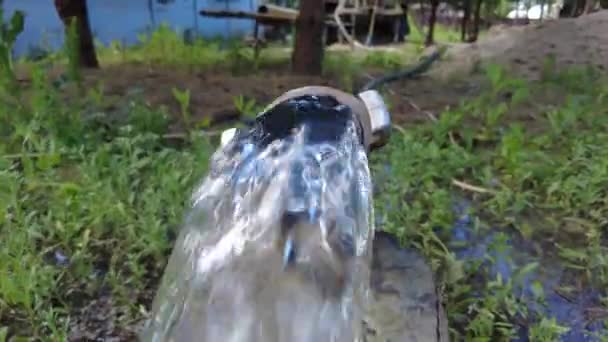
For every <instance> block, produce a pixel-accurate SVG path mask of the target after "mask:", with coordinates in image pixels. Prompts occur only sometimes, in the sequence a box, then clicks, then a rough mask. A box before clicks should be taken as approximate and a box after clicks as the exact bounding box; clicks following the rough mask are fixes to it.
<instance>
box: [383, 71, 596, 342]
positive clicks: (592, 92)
mask: <svg viewBox="0 0 608 342" xmlns="http://www.w3.org/2000/svg"><path fill="white" fill-rule="evenodd" d="M486 74H487V76H488V86H487V91H486V92H485V93H484V94H482V95H481V96H480V97H479V98H477V99H474V100H472V101H467V102H465V103H463V104H462V106H460V107H458V108H454V109H452V110H450V111H447V112H444V113H442V114H441V116H440V120H439V122H438V123H432V124H428V125H421V126H418V127H415V128H413V129H412V130H410V131H408V132H405V133H403V134H397V135H396V136H394V137H393V138H392V140H391V142H390V144H389V145H388V146H387V148H386V149H385V150H384V152H383V153H381V154H378V155H376V156H374V157H375V158H374V159H375V160H374V165H377V166H376V174H380V173H382V168H383V166H384V165H386V164H389V165H391V168H392V170H393V171H392V173H391V175H390V177H389V178H388V180H387V181H386V184H385V185H384V188H383V190H384V191H383V192H382V194H381V195H380V196H379V197H378V198H377V199H376V204H377V211H378V212H379V214H380V215H383V216H384V217H385V218H386V222H387V223H386V228H387V229H388V230H389V231H391V232H394V233H395V234H397V235H398V236H399V237H400V238H401V239H402V241H403V243H404V244H405V245H408V246H411V247H413V248H416V249H419V250H420V251H422V252H423V254H425V255H426V256H427V257H428V258H429V259H430V260H431V263H432V265H433V267H434V269H435V270H436V272H437V276H438V278H439V279H441V281H442V286H444V289H445V296H446V298H447V310H448V312H449V315H450V324H451V326H452V333H453V334H454V337H455V338H456V336H460V337H461V338H462V337H466V340H475V341H490V340H492V341H494V340H504V339H507V340H508V338H509V337H512V336H513V335H514V334H515V324H514V321H515V320H516V318H522V317H523V318H525V319H526V321H527V322H528V323H529V324H531V325H532V330H531V332H530V334H531V335H533V336H534V338H535V339H534V340H535V341H554V340H555V339H556V338H557V336H558V335H559V334H558V333H559V332H563V330H564V329H562V328H560V327H559V326H557V325H556V323H555V322H554V321H551V320H550V319H549V318H546V317H545V318H541V319H538V318H534V317H533V316H532V315H531V313H529V312H528V310H527V305H526V303H525V302H526V300H524V298H521V297H517V296H516V295H515V294H514V292H513V291H512V288H513V286H515V285H517V284H516V282H515V281H509V282H505V281H504V279H502V280H501V279H500V278H497V279H489V280H488V281H487V282H486V283H481V284H480V283H479V277H480V275H481V272H482V271H481V270H480V268H479V266H480V265H479V264H478V261H472V262H465V263H463V262H462V261H459V260H457V259H456V258H455V255H454V253H453V251H452V250H451V248H449V247H448V246H449V244H448V243H449V241H450V240H451V238H450V236H451V228H450V227H452V226H453V224H454V222H455V220H456V219H457V217H456V216H455V214H454V212H453V209H452V206H453V203H454V198H467V199H469V200H471V201H472V202H473V203H474V205H473V208H472V209H471V213H470V214H471V215H472V216H473V217H474V218H476V220H477V222H476V223H475V225H474V226H475V229H481V230H484V229H485V230H486V232H490V231H492V230H495V229H496V228H494V227H505V228H507V229H508V230H509V231H515V232H516V233H514V234H515V235H516V236H519V237H522V238H523V239H525V240H527V241H530V242H533V243H536V244H537V245H538V247H539V248H540V249H541V250H542V253H544V256H545V257H549V258H553V257H555V258H559V262H560V263H561V264H562V265H565V266H566V268H568V269H569V270H570V271H571V272H573V274H575V277H577V278H578V280H579V281H581V282H582V283H587V284H590V285H591V286H595V288H598V289H601V295H602V296H604V299H603V301H604V310H605V309H606V306H605V305H606V304H608V301H607V299H608V292H607V291H606V289H607V288H608V258H606V255H608V245H607V244H606V236H605V234H606V229H607V228H608V220H607V219H606V218H607V217H608V153H607V151H608V133H607V132H608V97H607V96H608V78H606V77H605V76H600V75H598V74H597V72H594V71H591V70H578V71H570V72H564V73H558V72H553V73H551V75H553V76H551V77H550V78H547V79H545V80H543V81H542V82H540V83H528V82H526V81H523V80H517V79H513V78H510V77H508V76H507V73H506V72H505V71H504V70H503V69H502V68H500V67H498V66H492V67H490V68H488V69H487V71H486ZM507 93H509V94H511V95H512V96H511V99H510V100H504V98H505V97H504V96H505V94H507ZM532 94H535V95H534V97H533V96H532ZM549 94H554V95H555V94H567V95H565V98H564V99H563V101H560V103H546V102H545V103H543V102H542V101H543V96H549ZM532 104H533V105H535V107H536V108H535V109H534V110H533V111H531V112H530V113H529V114H530V115H534V116H533V118H534V120H533V122H530V120H529V118H527V117H526V116H525V115H521V113H519V111H520V110H525V108H528V110H529V111H530V108H531V107H530V106H531V105H532ZM518 114H519V115H518ZM450 136H451V137H453V139H451V138H450ZM453 180H459V181H464V182H466V183H468V184H472V185H475V186H478V187H482V188H484V189H485V190H487V192H486V193H477V192H465V191H462V190H461V189H459V188H458V187H455V186H454V185H453V183H452V181H453ZM437 227H440V229H437ZM505 237H506V235H505ZM507 247H508V246H507V245H506V244H504V242H503V244H502V245H501V244H498V245H495V246H494V249H495V250H497V249H501V248H507ZM484 259H487V260H489V261H490V262H493V260H492V257H491V256H490V255H486V256H484ZM536 266H538V265H536ZM529 267H530V269H528V270H527V271H531V270H532V269H533V268H534V267H535V265H529ZM476 279H477V280H476ZM515 279H517V278H515ZM472 293H477V294H478V295H479V297H477V298H473V297H471V294H472ZM540 299H541V298H539V300H540ZM604 319H605V318H604ZM539 336H540V337H539ZM604 338H607V337H606V336H604Z"/></svg>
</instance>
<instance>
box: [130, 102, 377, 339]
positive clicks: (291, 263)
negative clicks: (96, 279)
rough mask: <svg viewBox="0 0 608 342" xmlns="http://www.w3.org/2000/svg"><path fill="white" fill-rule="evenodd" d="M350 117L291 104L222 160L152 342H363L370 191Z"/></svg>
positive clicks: (194, 219)
mask: <svg viewBox="0 0 608 342" xmlns="http://www.w3.org/2000/svg"><path fill="white" fill-rule="evenodd" d="M357 123H358V122H357V121H356V120H355V118H354V115H353V114H352V112H351V109H350V108H348V107H346V106H344V105H341V104H339V103H337V102H336V101H335V99H333V98H332V97H317V96H303V97H298V98H296V99H291V100H287V101H286V102H284V103H281V104H278V105H277V106H275V107H273V108H271V109H270V110H268V111H267V112H266V113H264V115H262V116H261V117H259V118H258V120H257V122H256V125H255V127H254V128H252V129H250V130H249V131H246V132H239V133H237V135H236V136H235V137H234V138H233V139H232V141H231V142H229V143H228V144H227V145H226V146H224V147H222V148H220V149H219V150H218V151H216V153H215V154H214V155H213V157H212V163H211V170H210V173H209V175H208V176H207V178H206V179H205V180H204V181H203V182H202V184H201V185H200V187H199V188H198V189H197V190H196V191H195V193H194V196H193V205H192V209H191V211H190V213H189V215H188V216H187V219H186V223H185V226H184V227H183V229H182V231H181V232H180V235H179V237H178V239H177V241H176V245H175V248H174V251H173V254H172V256H171V258H170V260H169V264H168V265H167V268H166V271H165V275H164V279H163V282H162V284H161V287H160V289H159V291H158V294H157V297H156V299H155V303H154V307H153V316H152V317H151V319H150V321H149V322H148V325H147V327H146V329H145V332H144V334H143V335H142V338H143V340H145V341H154V342H156V341H201V342H207V341H226V342H232V341H235V342H237V341H239V342H240V341H243V342H245V341H247V342H256V341H259V342H261V341H264V342H274V341H277V342H278V341H291V342H299V341H302V342H309V341H310V342H313V341H336V342H341V341H345V342H346V341H348V342H352V341H359V340H361V339H362V333H363V332H362V331H361V329H362V328H361V321H362V317H363V311H364V309H365V302H366V294H367V292H368V285H369V272H370V271H369V267H370V259H371V249H372V240H373V230H374V228H373V222H372V220H371V218H372V217H373V216H372V215H373V211H372V201H371V180H370V175H369V169H368V163H367V156H366V152H365V148H364V147H363V145H362V144H361V131H360V127H359V126H358V124H357Z"/></svg>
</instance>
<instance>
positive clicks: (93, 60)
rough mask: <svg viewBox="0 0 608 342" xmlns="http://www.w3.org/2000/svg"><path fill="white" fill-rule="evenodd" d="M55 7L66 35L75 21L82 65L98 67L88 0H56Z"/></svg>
mask: <svg viewBox="0 0 608 342" xmlns="http://www.w3.org/2000/svg"><path fill="white" fill-rule="evenodd" d="M55 8H56V9H57V14H58V15H59V18H60V19H61V22H62V23H63V26H64V27H65V32H66V37H67V32H68V30H69V28H70V25H72V23H73V22H74V21H75V23H74V25H75V26H76V33H77V35H78V50H79V51H78V56H79V57H78V58H79V64H80V66H81V67H84V68H98V67H99V62H98V61H97V55H96V54H95V45H94V44H93V34H92V33H91V27H90V24H89V13H88V10H87V3H86V0H55Z"/></svg>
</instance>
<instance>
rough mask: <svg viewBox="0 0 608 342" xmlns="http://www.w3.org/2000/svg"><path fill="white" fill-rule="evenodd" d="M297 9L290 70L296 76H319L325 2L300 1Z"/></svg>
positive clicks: (320, 0) (321, 0) (321, 58)
mask: <svg viewBox="0 0 608 342" xmlns="http://www.w3.org/2000/svg"><path fill="white" fill-rule="evenodd" d="M299 9H300V11H299V14H298V18H297V19H296V41H295V46H294V49H293V54H292V68H293V71H294V72H295V73H298V74H307V75H319V74H321V71H322V64H323V50H324V42H323V30H324V29H325V20H324V19H325V0H306V1H300V6H299Z"/></svg>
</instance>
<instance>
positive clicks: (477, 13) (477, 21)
mask: <svg viewBox="0 0 608 342" xmlns="http://www.w3.org/2000/svg"><path fill="white" fill-rule="evenodd" d="M482 1H483V0H477V2H476V3H475V14H474V17H473V34H472V35H471V41H472V42H474V41H477V38H478V37H479V26H480V25H481V2H482Z"/></svg>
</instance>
